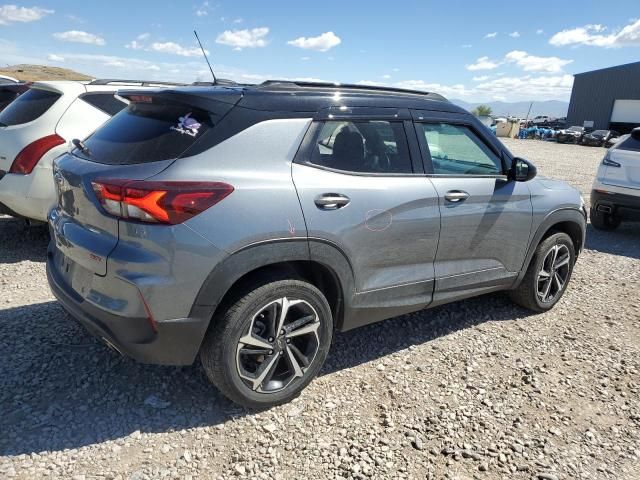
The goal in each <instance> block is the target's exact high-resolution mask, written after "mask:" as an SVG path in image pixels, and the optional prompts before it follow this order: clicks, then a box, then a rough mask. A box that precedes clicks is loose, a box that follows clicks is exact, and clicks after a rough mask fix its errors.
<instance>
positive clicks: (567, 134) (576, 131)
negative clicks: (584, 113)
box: [556, 126, 584, 143]
mask: <svg viewBox="0 0 640 480" xmlns="http://www.w3.org/2000/svg"><path fill="white" fill-rule="evenodd" d="M582 135H584V127H578V126H574V127H569V128H566V129H564V130H560V131H559V132H558V134H557V135H556V139H557V140H558V143H580V140H581V139H582Z"/></svg>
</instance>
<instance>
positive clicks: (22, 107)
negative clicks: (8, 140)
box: [0, 88, 62, 126]
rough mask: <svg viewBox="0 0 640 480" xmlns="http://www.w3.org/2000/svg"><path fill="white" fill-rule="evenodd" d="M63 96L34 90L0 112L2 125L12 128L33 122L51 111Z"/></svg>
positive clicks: (0, 123)
mask: <svg viewBox="0 0 640 480" xmlns="http://www.w3.org/2000/svg"><path fill="white" fill-rule="evenodd" d="M61 96H62V95H61V94H60V93H56V92H50V91H48V90H40V89H37V88H32V89H30V90H29V91H28V92H25V93H23V94H22V95H20V97H18V98H17V99H16V100H15V101H14V102H12V103H11V104H10V105H9V106H7V108H5V109H4V110H3V111H2V112H0V125H5V126H12V125H22V124H23V123H29V122H33V121H34V120H36V119H38V118H40V117H41V116H42V115H43V114H44V113H45V112H46V111H47V110H49V109H50V108H51V107H52V106H53V104H54V103H56V102H57V101H58V99H59V98H60V97H61Z"/></svg>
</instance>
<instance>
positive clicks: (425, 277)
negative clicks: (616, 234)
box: [47, 81, 586, 407]
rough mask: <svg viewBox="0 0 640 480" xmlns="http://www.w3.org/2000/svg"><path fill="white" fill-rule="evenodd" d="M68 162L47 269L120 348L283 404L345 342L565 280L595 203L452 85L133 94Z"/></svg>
mask: <svg viewBox="0 0 640 480" xmlns="http://www.w3.org/2000/svg"><path fill="white" fill-rule="evenodd" d="M119 95H120V96H122V97H124V98H126V99H128V100H129V102H130V103H129V105H128V107H127V108H126V109H125V110H123V111H122V112H121V113H119V114H117V115H116V116H115V117H113V119H111V120H110V121H109V122H107V123H106V124H105V125H104V126H103V127H102V128H100V129H98V130H97V131H96V132H95V133H94V134H93V135H92V136H91V137H89V138H88V139H87V140H86V141H85V142H84V143H81V144H79V147H78V148H76V149H75V150H73V151H72V152H70V153H68V154H65V155H63V156H61V157H60V158H58V159H57V160H56V162H55V165H54V178H55V183H56V185H57V192H58V193H57V195H58V205H57V207H55V208H54V209H53V210H52V211H51V213H50V215H49V223H50V228H51V234H52V235H51V238H52V240H51V243H50V246H49V254H48V261H47V273H48V278H49V283H50V285H51V288H52V290H53V292H54V294H55V295H56V297H57V298H58V299H59V300H60V302H61V303H62V304H63V305H64V307H65V308H66V309H67V310H68V311H69V313H71V315H72V316H74V317H75V318H77V319H78V320H79V321H80V322H82V323H83V324H84V325H85V326H86V327H87V328H88V329H89V330H90V331H91V332H93V333H94V334H95V335H97V336H98V337H100V338H102V339H103V340H104V341H105V342H106V343H107V344H108V345H110V346H111V347H113V348H115V349H116V350H118V351H119V352H121V353H122V354H125V355H128V356H131V357H133V358H134V359H136V360H138V361H141V362H147V363H159V364H170V365H186V364H191V363H192V362H193V361H194V360H195V359H196V357H197V356H198V355H199V356H200V359H201V361H202V364H203V366H204V369H205V370H206V373H207V375H208V376H209V378H210V379H211V381H212V382H213V383H214V384H215V385H216V386H217V387H218V388H219V389H220V390H221V391H222V392H223V393H224V394H225V395H226V396H228V397H229V398H231V399H232V400H234V401H235V402H238V403H240V404H243V405H246V406H250V407H266V406H271V405H275V404H280V403H283V402H287V401H289V400H290V399H292V398H293V397H294V396H296V395H297V394H298V393H299V392H300V391H301V390H302V389H303V388H304V387H305V386H306V385H307V384H308V383H309V382H310V381H311V380H312V379H313V378H314V377H315V376H316V375H317V373H318V372H319V371H320V369H321V367H322V365H323V362H324V360H325V358H326V356H327V353H328V351H329V347H330V345H331V339H332V336H333V334H334V332H335V331H345V330H349V329H353V328H356V327H359V326H362V325H367V324H370V323H372V322H377V321H379V320H383V319H386V318H390V317H394V316H397V315H402V314H405V313H409V312H415V311H417V310H420V309H424V308H427V307H432V306H436V305H442V304H445V303H449V302H453V301H455V300H460V299H463V298H467V297H472V296H475V295H480V294H484V293H488V292H494V291H498V290H507V291H509V292H510V294H511V296H512V297H513V299H514V300H515V301H516V302H517V303H519V304H520V305H522V306H524V307H526V308H529V309H532V310H535V311H538V312H542V311H545V310H548V309H550V308H552V307H553V306H554V305H555V304H556V303H557V302H558V300H559V299H560V298H561V297H562V295H563V293H564V291H565V290H566V288H567V284H568V282H569V279H570V278H571V273H572V270H573V266H574V263H575V261H576V257H577V256H578V254H579V252H580V251H581V249H582V247H583V245H584V239H585V222H586V221H585V218H586V211H585V208H584V203H583V202H582V199H581V197H580V194H579V193H578V192H577V191H576V190H575V189H573V188H571V187H569V186H567V185H565V184H564V183H561V182H557V181H554V180H550V179H544V178H535V179H534V177H535V176H536V169H535V167H534V166H533V165H532V164H530V163H529V162H527V161H526V160H524V159H520V158H514V157H513V155H512V154H511V153H510V152H509V151H508V150H507V149H506V148H505V147H504V145H503V144H502V143H500V141H498V140H497V139H496V138H495V137H494V136H493V135H492V134H491V132H490V131H489V130H487V129H486V128H485V127H484V126H483V125H482V124H481V123H479V122H478V121H477V120H476V119H475V117H473V116H472V115H470V114H469V113H467V112H466V111H464V110H462V109H461V108H459V107H457V106H455V105H453V104H452V103H450V102H448V101H447V100H446V99H444V98H443V97H441V96H440V95H437V94H432V93H424V92H415V91H406V90H394V89H382V88H374V87H361V86H353V85H332V84H318V83H292V82H288V81H282V82H280V81H270V82H266V83H264V84H261V85H256V86H231V85H227V86H214V87H208V88H207V87H195V88H194V87H190V88H175V89H165V90H158V91H155V92H149V91H143V92H140V91H133V90H132V91H120V92H119Z"/></svg>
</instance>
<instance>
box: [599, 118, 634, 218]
mask: <svg viewBox="0 0 640 480" xmlns="http://www.w3.org/2000/svg"><path fill="white" fill-rule="evenodd" d="M623 220H632V221H633V220H636V221H640V128H636V129H634V130H633V131H632V132H631V135H626V136H624V137H621V138H620V141H619V142H617V143H616V144H615V145H614V146H613V147H611V148H610V149H609V150H608V151H607V153H606V155H605V156H604V159H603V160H602V164H601V165H600V167H599V168H598V176H597V178H596V180H595V182H594V183H593V190H592V191H591V224H592V225H593V226H594V227H595V228H597V229H599V230H614V229H616V228H618V226H619V225H620V223H621V222H622V221H623Z"/></svg>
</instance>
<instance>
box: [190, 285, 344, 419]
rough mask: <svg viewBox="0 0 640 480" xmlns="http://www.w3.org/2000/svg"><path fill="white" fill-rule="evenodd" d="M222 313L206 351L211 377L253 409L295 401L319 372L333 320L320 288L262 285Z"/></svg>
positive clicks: (205, 361) (203, 352)
mask: <svg viewBox="0 0 640 480" xmlns="http://www.w3.org/2000/svg"><path fill="white" fill-rule="evenodd" d="M238 297H239V298H238V299H237V300H236V301H234V302H232V304H231V305H230V306H228V308H226V309H225V310H224V311H223V312H221V313H220V314H218V315H216V317H215V318H214V320H213V322H214V324H213V328H211V329H210V331H209V332H208V334H207V336H206V338H205V341H204V343H203V345H202V348H201V351H200V359H201V362H202V365H203V367H204V370H205V372H206V374H207V376H208V377H209V380H211V382H212V383H213V384H214V385H215V386H216V387H217V388H218V389H219V390H220V391H221V392H222V393H223V394H224V395H225V396H226V397H227V398H229V399H230V400H232V401H234V402H235V403H238V404H240V405H243V406H245V407H248V408H259V409H261V408H268V407H272V406H275V405H280V404H283V403H286V402H289V401H290V400H292V399H293V398H295V397H296V396H298V394H299V393H300V392H301V391H302V390H303V389H304V388H305V387H306V386H307V385H308V384H309V382H311V380H313V378H314V377H315V376H316V375H317V374H318V372H319V371H320V369H321V368H322V365H323V364H324V361H325V359H326V357H327V353H328V352H329V347H330V345H331V338H332V335H333V318H332V315H331V309H330V307H329V304H328V302H327V300H326V298H325V297H324V295H323V294H322V292H320V290H318V289H317V288H316V287H315V286H313V285H311V284H309V283H307V282H304V281H300V280H278V281H272V282H269V283H266V284H265V283H264V282H261V283H257V284H254V285H252V286H249V287H248V288H246V290H245V292H243V293H240V294H239V296H238Z"/></svg>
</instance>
